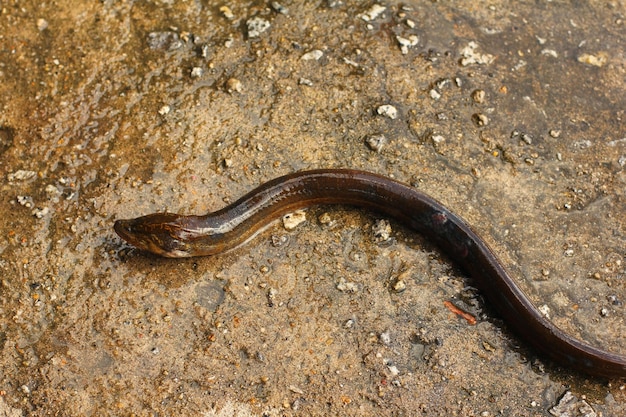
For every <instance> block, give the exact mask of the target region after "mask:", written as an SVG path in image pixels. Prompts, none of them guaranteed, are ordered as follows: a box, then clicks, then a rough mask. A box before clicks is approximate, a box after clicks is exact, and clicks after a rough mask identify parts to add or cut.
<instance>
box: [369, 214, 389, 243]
mask: <svg viewBox="0 0 626 417" xmlns="http://www.w3.org/2000/svg"><path fill="white" fill-rule="evenodd" d="M372 232H373V233H374V237H375V239H376V241H377V242H385V241H387V240H389V238H390V237H391V224H390V223H389V221H388V220H385V219H380V220H377V221H376V223H374V225H373V226H372Z"/></svg>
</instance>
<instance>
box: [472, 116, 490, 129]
mask: <svg viewBox="0 0 626 417" xmlns="http://www.w3.org/2000/svg"><path fill="white" fill-rule="evenodd" d="M472 120H473V121H474V124H475V125H476V126H478V127H482V126H487V125H488V124H489V118H488V117H487V116H485V115H484V114H482V113H474V114H473V115H472Z"/></svg>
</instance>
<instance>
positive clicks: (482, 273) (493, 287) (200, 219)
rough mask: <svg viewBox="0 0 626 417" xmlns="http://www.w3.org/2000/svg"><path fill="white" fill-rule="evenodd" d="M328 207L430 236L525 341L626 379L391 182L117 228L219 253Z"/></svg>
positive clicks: (418, 196)
mask: <svg viewBox="0 0 626 417" xmlns="http://www.w3.org/2000/svg"><path fill="white" fill-rule="evenodd" d="M320 204H345V205H352V206H358V207H364V208H367V209H371V210H374V211H376V212H379V213H383V214H385V215H387V216H390V217H392V218H394V219H396V220H398V221H399V222H400V223H402V224H404V225H406V226H407V227H409V228H411V229H413V230H415V231H417V232H419V233H421V234H423V235H425V236H427V237H428V238H429V239H431V240H432V241H433V242H434V243H435V244H436V245H437V246H438V247H439V248H441V249H442V250H443V251H444V253H446V254H447V255H448V256H449V257H450V258H451V259H452V260H453V261H455V262H457V263H458V264H459V265H460V266H461V267H462V268H463V269H464V270H465V271H466V272H468V273H469V274H470V276H471V277H472V278H473V280H474V283H475V285H476V287H477V288H478V289H479V290H480V291H481V293H482V294H484V296H485V297H486V299H487V300H488V301H489V302H490V303H491V304H492V305H493V306H494V308H495V310H496V311H497V312H498V313H499V314H500V315H501V316H502V318H504V319H505V321H506V322H507V324H508V325H509V326H510V328H511V329H512V330H513V331H514V332H515V333H516V334H517V335H518V336H519V337H521V338H522V339H523V340H524V341H525V342H527V343H529V344H530V345H532V346H533V347H534V348H535V349H537V350H538V351H540V352H542V353H543V354H545V355H546V356H547V357H549V358H551V359H552V360H554V361H555V362H557V363H559V364H560V365H562V366H564V367H566V368H571V369H575V370H578V371H582V372H584V373H587V374H590V375H596V376H603V377H609V378H623V377H626V356H624V355H619V354H616V353H612V352H609V351H606V350H603V349H601V348H599V347H595V346H592V345H590V344H588V343H586V342H583V341H581V340H579V339H576V338H574V337H572V336H570V335H568V334H567V333H565V332H563V331H562V330H560V329H559V328H557V327H556V326H555V325H554V324H552V322H550V321H549V320H548V319H546V318H545V317H544V316H543V315H542V314H541V313H540V312H539V310H538V309H537V307H535V305H534V304H533V303H532V302H531V301H530V299H529V298H528V297H527V296H526V295H525V294H524V292H523V291H522V290H521V289H520V288H519V287H518V286H517V285H516V284H515V281H514V280H513V279H512V278H511V276H510V275H509V273H508V272H507V271H506V270H505V268H504V267H503V266H502V263H501V262H500V261H499V260H498V258H497V257H496V256H495V254H494V253H493V251H492V250H491V249H490V248H489V246H488V245H487V244H486V243H485V242H484V241H483V239H481V238H480V237H479V236H478V235H477V234H476V233H475V232H474V231H473V230H472V229H471V228H470V227H469V226H468V224H467V223H466V222H465V221H464V220H463V219H461V218H460V217H459V216H457V215H455V214H454V213H452V212H451V211H450V210H448V209H447V208H446V207H444V206H443V205H442V204H440V203H439V202H437V201H436V200H434V199H433V198H431V197H429V196H427V195H425V194H423V193H421V192H419V191H417V190H416V189H414V188H412V187H410V186H408V185H405V184H402V183H400V182H398V181H395V180H393V179H390V178H388V177H383V176H380V175H377V174H373V173H369V172H364V171H357V170H344V169H325V170H314V171H303V172H297V173H294V174H290V175H286V176H283V177H280V178H276V179H274V180H272V181H269V182H267V183H265V184H262V185H261V186H259V187H258V188H256V189H255V190H253V191H251V192H250V193H248V194H246V195H245V196H243V197H242V198H240V199H239V200H237V201H236V202H234V203H232V204H230V205H228V206H227V207H225V208H223V209H221V210H219V211H216V212H213V213H209V214H206V215H203V216H183V215H178V214H173V213H156V214H150V215H147V216H143V217H138V218H136V219H130V220H118V221H116V222H115V226H114V228H115V231H116V232H117V234H118V235H119V236H120V237H121V238H122V239H124V240H125V241H127V242H128V243H130V244H131V245H133V246H136V247H138V248H140V249H143V250H146V251H149V252H152V253H155V254H158V255H161V256H165V257H170V258H181V257H191V256H204V255H213V254H217V253H220V252H224V251H227V250H229V249H233V248H235V247H238V246H240V245H242V244H243V243H245V242H247V241H248V240H250V239H251V238H252V237H254V236H255V235H256V234H257V233H258V232H259V231H261V230H263V229H264V228H265V227H266V226H267V225H269V224H270V223H271V222H272V221H273V220H276V219H278V218H280V217H281V216H283V215H285V214H287V213H289V212H292V211H294V210H297V209H300V208H305V207H309V206H313V205H320Z"/></svg>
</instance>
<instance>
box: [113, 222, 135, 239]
mask: <svg viewBox="0 0 626 417" xmlns="http://www.w3.org/2000/svg"><path fill="white" fill-rule="evenodd" d="M113 230H115V233H117V235H118V236H119V237H121V238H122V239H124V240H125V241H126V242H128V243H131V244H132V243H133V240H134V239H133V234H132V226H131V220H116V221H115V223H114V224H113Z"/></svg>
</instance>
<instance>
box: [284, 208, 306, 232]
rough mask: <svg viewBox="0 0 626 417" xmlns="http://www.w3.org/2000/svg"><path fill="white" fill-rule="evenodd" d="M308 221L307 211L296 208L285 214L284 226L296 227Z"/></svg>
mask: <svg viewBox="0 0 626 417" xmlns="http://www.w3.org/2000/svg"><path fill="white" fill-rule="evenodd" d="M305 221H306V212H305V211H304V210H296V211H294V212H293V213H289V214H286V215H284V216H283V227H284V228H285V229H287V230H293V229H295V228H296V227H297V226H298V225H299V224H300V223H303V222H305Z"/></svg>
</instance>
